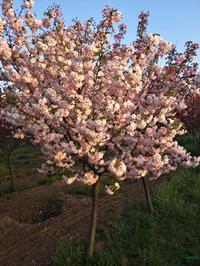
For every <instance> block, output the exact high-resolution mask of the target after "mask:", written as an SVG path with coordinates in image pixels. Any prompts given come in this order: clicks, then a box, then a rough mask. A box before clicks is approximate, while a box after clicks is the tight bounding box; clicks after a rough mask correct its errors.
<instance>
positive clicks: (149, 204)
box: [142, 177, 154, 213]
mask: <svg viewBox="0 0 200 266" xmlns="http://www.w3.org/2000/svg"><path fill="white" fill-rule="evenodd" d="M142 183H143V187H144V191H145V196H146V200H147V204H148V207H149V212H150V213H153V212H154V208H153V204H152V201H151V195H150V191H149V187H148V184H147V181H146V178H145V177H142Z"/></svg>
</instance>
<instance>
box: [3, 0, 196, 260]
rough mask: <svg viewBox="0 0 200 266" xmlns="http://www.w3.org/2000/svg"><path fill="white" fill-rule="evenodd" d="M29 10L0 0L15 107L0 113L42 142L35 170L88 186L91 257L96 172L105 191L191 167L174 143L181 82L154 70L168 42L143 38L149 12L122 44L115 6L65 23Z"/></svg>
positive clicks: (170, 72) (27, 4) (168, 71)
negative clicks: (98, 16) (106, 182)
mask: <svg viewBox="0 0 200 266" xmlns="http://www.w3.org/2000/svg"><path fill="white" fill-rule="evenodd" d="M33 6H34V2H33V1H32V0H31V1H28V0H27V1H24V3H23V5H22V9H21V11H20V13H19V14H16V11H15V10H14V9H13V1H11V0H4V1H3V4H2V13H3V17H2V19H1V22H0V31H1V32H0V42H1V46H0V60H1V64H2V70H1V79H2V80H4V81H7V82H9V84H11V85H10V89H9V95H12V98H14V99H15V104H7V107H6V108H5V109H4V110H3V111H2V112H1V113H2V115H4V117H6V119H7V122H8V123H11V124H12V125H18V126H20V128H21V129H20V130H19V131H18V134H23V133H25V134H28V135H31V136H32V138H33V141H34V143H39V144H40V145H41V146H42V151H43V153H44V156H45V158H46V163H45V164H43V165H42V167H41V169H40V171H43V172H46V171H51V172H53V171H55V170H56V169H57V168H59V169H60V171H62V172H63V177H64V179H65V180H66V183H67V184H71V183H73V182H81V183H83V184H87V185H89V186H93V191H94V193H93V201H92V202H93V204H92V215H91V225H90V233H89V244H88V251H87V254H88V256H89V257H91V256H92V254H93V250H94V242H95V232H96V224H97V207H98V192H99V186H100V182H101V179H102V176H103V175H105V174H107V178H108V179H109V178H110V177H109V176H110V175H112V177H114V178H115V181H114V183H113V184H112V185H110V186H106V191H107V192H108V193H110V194H112V193H113V192H114V191H115V190H117V189H118V188H119V182H120V181H121V180H124V179H126V178H131V179H140V178H145V177H148V179H151V180H152V179H156V178H158V177H159V176H160V175H161V174H164V173H168V172H170V171H174V170H175V169H176V168H177V166H179V165H181V166H184V167H191V166H195V165H197V164H198V163H199V158H195V157H193V158H192V157H191V156H190V154H189V153H187V151H186V150H185V149H184V148H183V147H181V146H180V145H178V143H177V141H176V140H175V137H176V136H177V135H182V134H184V133H185V131H184V130H183V128H182V124H181V122H180V121H179V120H178V119H177V118H176V113H177V110H181V109H184V108H185V103H184V99H182V98H180V97H179V99H180V101H177V97H178V93H170V92H171V91H173V92H174V88H176V87H177V86H178V89H177V92H178V90H179V91H181V90H182V89H183V86H185V83H184V82H182V81H181V75H180V74H179V73H180V72H177V71H176V68H173V67H171V65H172V64H171V63H166V65H164V66H161V65H160V64H159V61H160V59H162V58H165V56H167V55H169V54H170V51H171V50H173V45H172V44H170V43H167V42H165V41H164V40H163V39H162V38H161V37H160V36H159V35H157V34H147V33H146V26H147V18H148V14H146V13H141V14H140V16H139V24H138V34H137V40H136V41H134V42H133V43H131V44H128V45H127V44H124V43H123V40H124V35H125V33H126V26H125V25H124V24H121V23H120V21H121V19H122V14H121V13H120V12H119V11H118V10H115V9H113V8H109V7H106V8H105V9H104V10H103V12H102V20H101V21H100V22H99V23H98V24H96V23H95V21H94V20H93V19H89V20H88V21H86V22H84V23H82V22H80V21H77V20H75V21H74V22H73V24H72V25H71V26H66V25H65V24H64V22H63V19H62V14H61V11H60V9H59V7H58V6H53V7H51V8H49V9H48V10H47V12H46V13H45V15H44V17H43V19H41V20H40V19H37V17H36V15H35V14H34V13H33V11H32V7H33ZM177 84H178V85H177ZM10 97H11V96H10ZM77 164H78V165H80V164H81V167H79V169H78V170H77V167H76V166H77ZM69 169H70V170H72V172H73V175H72V176H66V171H68V170H69ZM75 170H76V171H75ZM108 173H109V174H108Z"/></svg>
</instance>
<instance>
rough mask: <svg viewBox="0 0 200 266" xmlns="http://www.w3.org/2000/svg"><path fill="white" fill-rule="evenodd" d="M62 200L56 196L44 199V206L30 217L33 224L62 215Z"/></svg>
mask: <svg viewBox="0 0 200 266" xmlns="http://www.w3.org/2000/svg"><path fill="white" fill-rule="evenodd" d="M62 210H63V200H62V199H60V198H58V197H57V196H56V197H55V196H53V197H50V198H48V199H46V203H45V206H44V207H42V208H41V210H40V211H38V212H37V213H35V214H34V215H33V216H32V222H33V223H41V222H45V221H46V220H48V219H50V218H52V217H56V216H58V215H60V214H61V213H62Z"/></svg>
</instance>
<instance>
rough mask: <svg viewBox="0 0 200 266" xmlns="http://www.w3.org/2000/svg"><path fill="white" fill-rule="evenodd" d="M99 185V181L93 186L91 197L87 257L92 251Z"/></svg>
mask: <svg viewBox="0 0 200 266" xmlns="http://www.w3.org/2000/svg"><path fill="white" fill-rule="evenodd" d="M99 185H100V179H98V180H97V182H96V183H95V184H94V185H93V196H92V213H91V221H90V232H89V242H88V250H87V256H88V257H92V256H93V251H94V243H95V235H96V226H97V209H98V197H99Z"/></svg>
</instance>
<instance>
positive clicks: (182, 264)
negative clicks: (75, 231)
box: [52, 169, 200, 266]
mask: <svg viewBox="0 0 200 266" xmlns="http://www.w3.org/2000/svg"><path fill="white" fill-rule="evenodd" d="M170 177H171V178H170V181H168V182H165V183H162V184H161V185H160V186H159V187H158V188H157V189H156V191H155V192H154V194H153V202H154V206H155V208H156V212H155V213H154V214H149V213H148V211H147V208H146V206H145V205H143V204H139V205H137V206H133V207H132V208H131V209H129V210H127V211H126V212H125V213H124V214H123V215H122V216H120V217H117V220H118V222H117V226H116V227H115V228H113V230H112V231H109V232H101V233H98V235H97V242H98V243H101V250H100V252H96V253H95V256H94V258H93V259H92V260H90V261H86V260H85V249H86V243H85V242H82V241H76V240H74V241H73V240H66V241H65V242H63V243H61V245H60V247H59V249H58V251H57V256H56V257H55V258H54V259H53V263H52V265H53V266H68V265H69V266H79V265H89V266H92V265H97V266H126V265H130V266H143V265H144V266H147V265H148V266H164V265H166V266H186V265H193V266H199V265H200V223H199V221H200V173H199V172H198V169H193V170H178V171H177V172H175V173H173V174H171V176H170Z"/></svg>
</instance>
